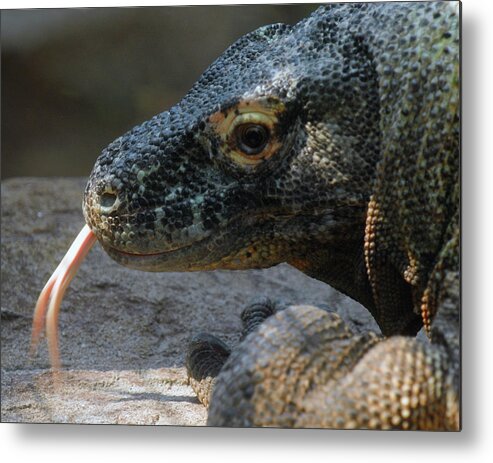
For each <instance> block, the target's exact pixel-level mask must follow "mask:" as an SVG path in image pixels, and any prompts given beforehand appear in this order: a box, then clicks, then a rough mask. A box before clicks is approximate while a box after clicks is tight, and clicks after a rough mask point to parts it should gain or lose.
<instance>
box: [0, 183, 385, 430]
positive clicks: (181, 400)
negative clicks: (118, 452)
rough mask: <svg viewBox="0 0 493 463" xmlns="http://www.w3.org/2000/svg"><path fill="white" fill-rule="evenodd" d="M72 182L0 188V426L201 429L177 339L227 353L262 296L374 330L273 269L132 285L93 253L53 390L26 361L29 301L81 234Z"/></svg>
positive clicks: (325, 290)
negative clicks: (204, 340) (210, 343)
mask: <svg viewBox="0 0 493 463" xmlns="http://www.w3.org/2000/svg"><path fill="white" fill-rule="evenodd" d="M84 186H85V179H82V178H14V179H9V180H6V181H4V182H2V193H1V195H2V223H1V253H2V254H1V257H2V260H1V282H2V288H1V321H2V325H1V340H2V351H1V365H2V371H1V386H2V402H1V420H2V421H3V422H54V423H122V424H123V423H124V424H171V425H204V424H205V420H206V411H205V409H204V408H203V407H202V405H200V404H199V402H198V401H197V400H196V398H195V396H194V394H193V392H192V390H191V388H190V387H189V386H188V385H187V378H186V372H185V368H184V366H183V365H184V354H185V348H186V345H187V342H188V339H189V338H190V337H191V336H193V335H194V334H196V333H198V332H199V331H207V332H210V333H212V334H214V335H216V336H219V337H221V338H222V339H223V340H225V341H226V342H228V343H230V344H234V343H235V342H236V341H237V339H238V335H239V329H240V319H239V314H240V313H241V311H242V309H243V307H244V306H245V305H247V304H249V303H250V302H252V301H254V300H255V299H258V298H259V297H262V296H269V297H271V298H272V299H275V300H276V299H277V300H282V301H287V302H293V303H314V304H317V303H319V304H320V303H323V304H326V305H328V306H329V307H331V308H332V309H334V310H336V311H337V312H338V313H340V314H341V316H343V318H345V319H346V321H348V322H349V323H350V324H351V325H352V326H353V327H354V328H356V329H373V330H377V331H378V328H377V327H376V324H375V322H374V321H373V319H372V318H371V316H370V315H369V314H368V313H367V312H366V310H365V309H363V308H362V307H361V306H360V305H358V304H357V303H355V302H354V301H351V300H350V299H348V298H346V297H344V296H342V295H341V294H340V293H338V292H336V291H335V290H333V289H332V288H330V287H329V286H327V285H325V284H323V283H321V282H318V281H316V280H313V279H311V278H309V277H307V276H305V275H303V274H302V273H300V272H298V271H297V270H295V269H293V268H291V267H289V266H288V265H286V264H282V265H279V266H276V267H273V268H271V269H267V270H250V271H234V272H232V271H214V272H197V273H156V274H154V273H142V272H136V271H133V270H129V269H126V268H124V267H121V266H119V265H117V264H116V263H114V262H113V261H112V260H111V259H110V258H109V257H108V256H107V255H106V254H105V253H104V251H103V250H102V248H101V247H100V246H98V245H96V246H95V247H94V248H93V249H92V250H91V251H90V252H89V254H88V256H87V258H86V261H85V262H84V263H83V264H82V266H81V268H80V270H79V273H78V275H77V276H76V277H75V278H74V280H73V281H72V283H71V285H70V287H69V288H68V290H67V292H66V295H65V298H64V301H63V304H62V309H61V313H60V350H61V356H62V364H63V367H64V370H63V371H62V372H61V374H60V375H59V377H58V381H57V382H56V383H54V382H53V377H52V375H51V372H50V370H49V361H48V355H47V350H46V348H45V345H44V344H45V343H44V342H43V343H42V346H40V347H41V348H40V349H39V352H38V353H37V355H36V357H35V358H33V359H30V357H29V343H30V330H31V322H32V312H33V309H34V305H35V303H36V299H37V297H38V295H39V292H40V291H41V289H42V288H43V286H44V284H45V283H46V281H47V280H48V278H49V277H50V275H51V273H52V272H53V270H54V269H55V268H56V266H57V265H58V263H59V262H60V260H61V259H62V257H63V255H64V254H65V252H66V251H67V249H68V248H69V246H70V244H71V243H72V241H73V239H74V238H75V237H76V235H77V233H78V232H79V231H80V229H81V228H82V226H83V224H84V222H83V217H82V212H81V201H82V192H83V190H84Z"/></svg>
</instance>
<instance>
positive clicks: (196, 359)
mask: <svg viewBox="0 0 493 463" xmlns="http://www.w3.org/2000/svg"><path fill="white" fill-rule="evenodd" d="M230 353H231V351H230V349H229V347H228V346H227V345H226V344H225V343H224V342H222V341H221V340H220V339H218V338H216V337H215V336H212V335H210V334H207V333H199V334H198V335H196V336H194V337H193V338H192V340H191V342H190V344H189V346H188V351H187V356H186V367H187V374H188V379H189V382H190V385H191V386H192V389H193V390H194V391H195V393H196V394H197V397H198V399H199V400H200V402H202V403H203V404H204V405H205V406H206V407H208V406H209V399H210V395H211V391H212V388H213V386H214V382H215V379H216V376H217V375H218V374H219V372H220V371H221V368H222V367H223V365H224V362H226V360H227V359H228V357H229V354H230Z"/></svg>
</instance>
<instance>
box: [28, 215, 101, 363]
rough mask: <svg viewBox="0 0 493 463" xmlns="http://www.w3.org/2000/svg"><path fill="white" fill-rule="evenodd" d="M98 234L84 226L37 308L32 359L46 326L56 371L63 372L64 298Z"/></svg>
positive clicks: (50, 280)
mask: <svg viewBox="0 0 493 463" xmlns="http://www.w3.org/2000/svg"><path fill="white" fill-rule="evenodd" d="M96 240H97V238H96V235H95V234H94V233H93V232H92V231H91V229H90V228H89V227H88V226H87V225H84V227H83V228H82V230H81V231H80V233H79V234H78V235H77V238H75V240H74V242H73V243H72V245H71V246H70V248H69V250H68V251H67V254H65V256H64V258H63V259H62V261H61V262H60V264H59V265H58V267H57V268H56V270H55V271H54V272H53V275H52V276H51V278H50V279H49V280H48V283H46V285H45V287H44V288H43V290H42V291H41V294H40V295H39V298H38V302H37V303H36V307H35V309H34V316H33V328H32V336H31V356H34V354H35V353H36V350H37V347H38V344H39V340H40V336H41V331H42V330H43V325H44V324H45V325H46V338H47V340H48V350H49V353H50V362H51V367H52V369H53V370H55V371H58V370H59V369H60V355H59V351H58V314H59V312H60V305H61V303H62V299H63V295H64V293H65V290H66V289H67V287H68V285H69V284H70V282H71V281H72V278H74V276H75V274H76V273H77V270H78V269H79V267H80V265H81V263H82V261H83V260H84V258H85V257H86V255H87V253H88V252H89V250H90V249H91V248H92V246H93V245H94V243H95V242H96Z"/></svg>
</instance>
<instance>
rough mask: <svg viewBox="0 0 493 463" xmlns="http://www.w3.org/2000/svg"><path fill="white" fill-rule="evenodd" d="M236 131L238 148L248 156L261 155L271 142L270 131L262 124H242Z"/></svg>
mask: <svg viewBox="0 0 493 463" xmlns="http://www.w3.org/2000/svg"><path fill="white" fill-rule="evenodd" d="M235 131H236V140H237V144H238V147H239V149H240V150H241V151H243V152H244V153H245V154H247V155H255V154H259V153H261V152H262V151H263V150H264V148H265V147H266V146H267V143H268V142H269V138H270V132H269V129H268V128H267V127H265V125H262V124H253V123H248V124H241V125H239V126H238V127H236V130H235Z"/></svg>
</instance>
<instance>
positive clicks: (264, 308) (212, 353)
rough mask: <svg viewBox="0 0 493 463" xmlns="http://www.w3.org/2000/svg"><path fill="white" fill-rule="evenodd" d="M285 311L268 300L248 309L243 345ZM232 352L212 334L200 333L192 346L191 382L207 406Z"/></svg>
mask: <svg viewBox="0 0 493 463" xmlns="http://www.w3.org/2000/svg"><path fill="white" fill-rule="evenodd" d="M281 308H283V307H282V306H281V304H279V303H275V302H273V301H271V300H270V299H267V298H264V299H261V300H258V301H256V302H254V303H253V304H250V305H249V306H248V307H246V308H245V309H244V310H243V312H242V313H241V321H242V331H241V338H240V342H241V341H243V339H244V338H245V337H246V336H247V335H248V334H250V333H251V332H253V331H255V329H256V328H257V327H258V326H259V325H260V324H261V323H262V322H263V321H265V320H266V319H267V318H269V317H270V316H271V315H273V314H274V313H276V312H277V311H278V310H281ZM230 353H231V350H230V348H229V347H228V346H227V345H226V344H225V343H224V342H223V341H221V340H220V339H219V338H217V337H216V336H213V335H211V334H208V333H199V334H197V335H196V336H194V337H193V338H192V340H191V342H190V344H189V346H188V351H187V356H186V367H187V374H188V379H189V382H190V385H191V386H192V389H193V390H194V392H195V393H196V394H197V398H198V399H199V401H200V402H201V403H202V404H204V405H205V406H206V407H208V406H209V403H210V397H211V393H212V389H213V386H214V383H215V380H216V377H217V375H218V374H219V372H220V371H221V368H222V367H223V365H224V363H225V362H226V360H227V359H228V357H229V355H230Z"/></svg>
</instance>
